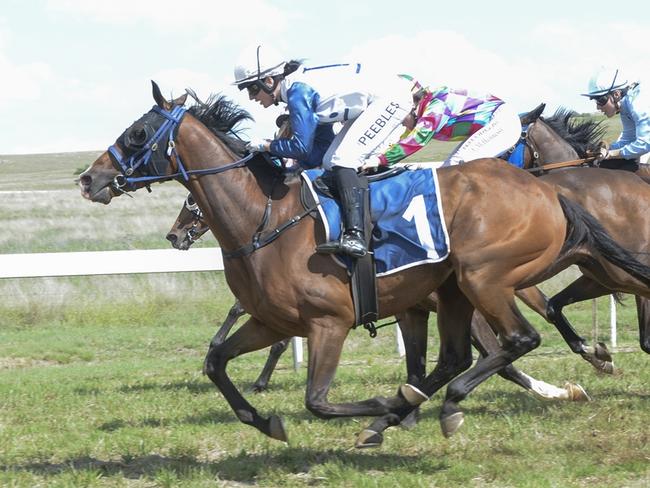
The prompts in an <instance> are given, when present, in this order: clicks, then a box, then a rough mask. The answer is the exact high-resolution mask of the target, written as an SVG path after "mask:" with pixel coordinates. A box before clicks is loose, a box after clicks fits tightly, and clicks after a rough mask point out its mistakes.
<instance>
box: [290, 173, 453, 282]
mask: <svg viewBox="0 0 650 488" xmlns="http://www.w3.org/2000/svg"><path fill="white" fill-rule="evenodd" d="M321 174H323V170H321V169H314V170H308V171H303V172H302V177H303V178H304V179H305V180H306V181H307V182H308V184H309V188H310V190H311V192H312V195H313V196H314V198H315V199H316V200H317V201H320V203H321V205H320V206H319V207H318V211H319V213H320V216H321V219H322V221H323V223H324V226H325V240H326V241H329V240H336V239H338V238H339V237H340V235H341V212H340V209H339V203H338V202H337V201H336V200H334V199H332V198H329V197H327V196H325V195H323V194H321V193H320V192H318V191H317V190H315V189H314V187H313V186H312V185H311V182H312V181H313V180H315V179H316V178H317V177H318V176H320V175H321ZM370 208H371V219H372V222H373V225H374V228H373V232H372V239H369V240H370V241H371V242H370V244H369V245H370V248H371V250H372V251H373V252H374V256H375V264H376V269H377V276H384V275H388V274H391V273H395V272H398V271H401V270H404V269H406V268H410V267H413V266H419V265H421V264H428V263H437V262H439V261H442V260H444V259H445V258H446V257H447V256H448V255H449V235H448V234H447V228H446V226H445V220H444V215H443V213H442V204H441V201H440V192H439V191H438V176H437V173H436V171H435V170H434V169H431V168H427V169H417V170H408V171H404V172H403V173H401V174H398V175H396V176H393V177H390V178H387V179H385V180H381V181H377V182H373V183H371V184H370ZM367 237H368V236H367Z"/></svg>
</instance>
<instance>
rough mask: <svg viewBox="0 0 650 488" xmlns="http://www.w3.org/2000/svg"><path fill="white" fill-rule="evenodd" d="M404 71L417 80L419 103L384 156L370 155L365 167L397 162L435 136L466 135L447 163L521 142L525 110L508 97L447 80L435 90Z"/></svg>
mask: <svg viewBox="0 0 650 488" xmlns="http://www.w3.org/2000/svg"><path fill="white" fill-rule="evenodd" d="M400 76H401V77H403V78H405V79H407V80H410V81H411V82H412V83H413V86H412V90H411V91H412V93H413V102H414V107H413V110H411V112H410V113H409V114H408V115H407V116H406V118H405V119H404V121H403V122H402V123H403V125H404V126H405V127H406V131H405V132H404V133H403V134H402V136H401V137H400V139H399V141H398V142H395V143H393V144H391V145H389V146H388V147H387V148H385V149H384V151H383V152H382V153H381V154H380V155H379V156H374V157H371V158H369V159H368V160H367V161H366V163H365V164H364V165H363V168H364V169H372V168H377V167H379V166H391V165H393V164H395V163H397V162H399V161H401V160H402V159H404V158H406V157H408V156H410V155H411V154H413V153H414V152H416V151H419V150H420V149H422V148H423V147H424V146H426V145H427V144H428V143H429V142H430V141H431V139H436V140H439V141H462V142H461V143H460V144H459V145H458V146H456V148H455V149H454V150H453V151H452V153H451V154H450V155H449V157H448V158H447V159H446V160H445V161H444V163H442V165H441V166H451V165H455V164H460V163H463V162H466V161H471V160H473V159H478V158H487V157H495V156H498V155H499V154H501V153H503V152H505V151H507V150H508V149H510V148H511V147H512V146H514V145H515V144H516V143H517V140H518V139H519V137H520V135H521V122H520V120H519V115H518V114H517V113H516V112H515V111H514V110H512V109H511V108H510V106H509V105H507V104H506V103H505V102H504V101H503V100H501V99H499V98H497V97H495V96H493V95H489V94H478V93H473V92H469V91H467V90H454V89H452V88H448V87H446V86H443V87H440V88H437V89H435V90H431V89H429V88H427V87H423V86H422V85H420V83H418V82H417V81H416V80H414V79H413V78H412V77H411V76H409V75H400Z"/></svg>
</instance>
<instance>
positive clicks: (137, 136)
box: [133, 127, 147, 144]
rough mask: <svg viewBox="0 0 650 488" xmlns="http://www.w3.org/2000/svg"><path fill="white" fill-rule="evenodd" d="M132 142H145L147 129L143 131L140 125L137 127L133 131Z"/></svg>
mask: <svg viewBox="0 0 650 488" xmlns="http://www.w3.org/2000/svg"><path fill="white" fill-rule="evenodd" d="M133 142H135V143H137V144H144V143H145V142H147V131H145V130H144V129H143V128H142V127H139V128H137V129H136V130H135V131H134V132H133Z"/></svg>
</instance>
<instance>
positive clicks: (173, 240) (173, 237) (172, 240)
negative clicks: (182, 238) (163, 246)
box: [166, 234, 178, 244]
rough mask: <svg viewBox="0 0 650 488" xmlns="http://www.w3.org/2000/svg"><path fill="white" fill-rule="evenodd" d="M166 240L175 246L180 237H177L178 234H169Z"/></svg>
mask: <svg viewBox="0 0 650 488" xmlns="http://www.w3.org/2000/svg"><path fill="white" fill-rule="evenodd" d="M166 239H167V240H168V241H169V242H171V243H172V244H174V243H175V242H176V240H177V239H178V237H177V236H176V234H167V236H166Z"/></svg>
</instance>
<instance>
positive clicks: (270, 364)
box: [166, 194, 590, 425]
mask: <svg viewBox="0 0 650 488" xmlns="http://www.w3.org/2000/svg"><path fill="white" fill-rule="evenodd" d="M209 230H210V228H209V226H208V224H207V223H206V221H205V219H204V218H203V212H201V209H200V208H199V206H198V205H197V203H196V202H195V201H194V197H192V194H189V195H188V196H187V198H186V199H185V202H184V203H183V206H182V207H181V210H180V212H179V214H178V217H176V220H175V221H174V224H173V225H172V227H171V229H170V230H169V232H168V233H167V235H166V239H167V240H168V241H169V242H170V243H171V245H172V247H174V248H175V249H179V250H187V249H189V248H190V247H191V246H192V244H194V242H196V240H197V239H199V238H200V237H201V236H202V235H204V234H205V233H207V232H208V231H209ZM516 294H517V296H518V297H519V298H520V299H521V300H523V301H524V303H526V304H528V305H529V306H530V307H531V308H532V309H533V310H535V311H537V312H538V313H539V314H540V315H545V307H546V301H545V300H546V297H544V296H543V294H542V296H541V297H539V296H538V294H541V291H539V290H538V289H537V288H535V287H532V288H527V289H525V290H518V291H517V292H516ZM539 303H542V306H541V308H538V307H537V304H539ZM437 305H438V300H437V296H436V293H435V292H434V293H432V294H431V295H429V296H428V297H427V299H426V300H425V301H424V302H422V303H420V304H419V305H417V306H416V307H413V308H412V309H411V310H410V311H407V312H405V313H402V314H398V315H397V316H396V318H397V322H398V325H399V327H400V330H401V332H402V336H403V337H404V338H405V341H404V344H405V352H406V366H407V381H408V382H409V383H410V384H413V383H416V384H417V383H419V382H420V381H422V379H423V378H424V376H425V367H424V366H425V363H426V347H423V344H424V345H425V346H426V343H427V340H426V335H427V323H428V317H429V313H430V312H434V313H435V312H436V310H437ZM245 313H246V312H245V310H244V309H243V308H242V306H241V304H240V303H239V300H235V303H234V304H233V306H232V307H231V308H230V311H229V312H228V314H227V316H226V319H225V320H224V322H223V323H222V324H221V326H220V327H219V330H218V331H217V333H216V334H215V335H214V337H213V338H212V340H211V341H210V348H212V347H216V346H218V345H219V344H221V343H222V342H223V341H224V340H225V339H226V337H227V336H228V334H229V332H230V330H231V329H232V327H233V326H234V325H235V323H236V322H237V320H238V319H239V318H240V317H241V316H243V315H244V314H245ZM422 318H423V320H424V323H422ZM484 323H485V321H484V319H482V317H480V316H479V315H478V314H475V317H474V318H473V319H472V344H473V345H474V347H475V348H476V349H478V351H479V353H480V354H481V355H482V356H486V355H487V354H488V352H489V351H493V350H495V349H497V348H499V347H500V346H499V342H498V340H497V338H496V336H495V335H494V332H492V329H490V327H489V325H487V324H485V325H484ZM422 332H423V333H424V335H422V336H421V337H420V334H421V333H422ZM289 342H290V339H289V338H287V339H283V340H281V341H278V342H276V343H275V344H273V345H272V346H271V349H270V351H269V355H268V357H267V360H266V363H265V364H264V367H263V368H262V371H261V372H260V375H259V376H258V378H257V379H256V380H255V381H254V382H253V386H252V388H251V390H252V391H254V392H261V391H264V390H265V389H266V388H267V387H268V383H269V380H270V379H271V375H272V374H273V370H274V369H275V366H276V365H277V363H278V360H279V359H280V356H281V355H282V354H283V353H284V352H285V351H286V350H287V348H288V346H289ZM206 358H207V356H206ZM206 367H207V364H206V363H205V362H204V365H203V371H204V373H205V371H206ZM498 374H499V375H500V376H502V377H503V378H504V379H507V380H509V381H512V382H513V383H515V384H517V385H519V386H521V387H522V388H524V389H525V390H526V391H529V392H531V393H533V394H534V395H535V396H537V397H539V398H541V399H544V400H571V401H586V400H589V399H590V398H589V395H587V393H586V392H585V390H584V389H583V388H582V386H580V385H579V384H574V383H571V382H566V383H565V385H564V387H563V388H560V387H557V386H555V385H552V384H549V383H546V382H545V381H541V380H538V379H535V378H533V377H532V376H529V375H527V374H525V373H523V372H522V371H520V370H519V369H517V368H515V367H514V365H512V364H510V365H508V366H506V367H505V368H504V369H502V370H501V371H499V373H498ZM416 420H417V413H416V414H415V415H414V416H413V418H410V419H407V422H403V424H404V423H406V425H412V424H413V423H415V422H416Z"/></svg>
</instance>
